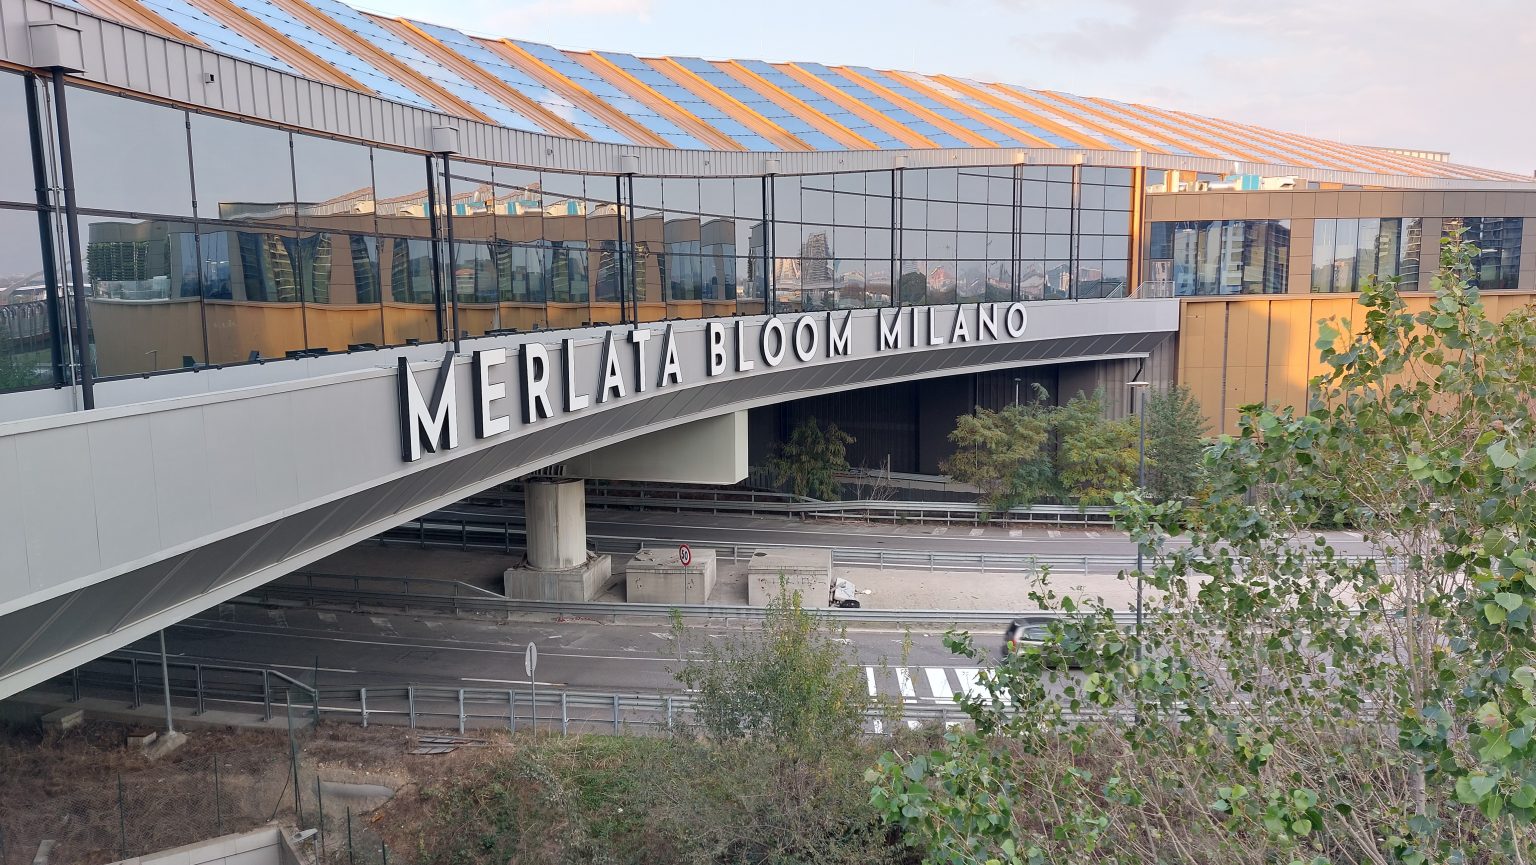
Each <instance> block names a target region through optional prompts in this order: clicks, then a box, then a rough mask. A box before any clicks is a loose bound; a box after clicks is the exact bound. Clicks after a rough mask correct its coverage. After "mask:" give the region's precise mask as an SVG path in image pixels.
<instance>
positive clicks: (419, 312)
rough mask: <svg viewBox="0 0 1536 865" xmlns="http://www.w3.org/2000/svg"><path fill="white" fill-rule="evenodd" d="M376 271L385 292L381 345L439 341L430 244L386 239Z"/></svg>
mask: <svg viewBox="0 0 1536 865" xmlns="http://www.w3.org/2000/svg"><path fill="white" fill-rule="evenodd" d="M382 252H383V255H382V256H381V259H382V260H381V261H380V264H379V272H380V274H381V275H382V276H383V278H384V279H383V289H384V292H383V293H384V342H385V343H386V344H388V345H404V344H405V343H408V342H412V341H417V342H433V341H435V340H437V339H438V325H437V308H436V306H435V302H434V297H433V292H432V243H431V241H429V240H422V239H416V238H404V237H393V238H385V240H384V243H383V248H382Z"/></svg>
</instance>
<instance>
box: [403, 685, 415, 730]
mask: <svg viewBox="0 0 1536 865" xmlns="http://www.w3.org/2000/svg"><path fill="white" fill-rule="evenodd" d="M405 704H406V708H407V709H408V710H409V711H410V715H411V729H412V730H414V729H416V687H415V686H414V685H407V686H406V687H405Z"/></svg>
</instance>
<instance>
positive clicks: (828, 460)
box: [768, 418, 855, 501]
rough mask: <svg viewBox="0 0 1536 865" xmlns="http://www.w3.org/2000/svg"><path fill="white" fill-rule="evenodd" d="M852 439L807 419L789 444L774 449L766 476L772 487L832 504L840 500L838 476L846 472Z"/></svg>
mask: <svg viewBox="0 0 1536 865" xmlns="http://www.w3.org/2000/svg"><path fill="white" fill-rule="evenodd" d="M854 441H855V439H854V437H853V436H851V435H849V434H847V433H845V432H843V431H842V430H840V429H838V428H837V424H827V426H826V427H825V428H823V427H822V426H821V424H819V423H817V422H816V419H815V418H807V419H806V420H805V421H804V422H803V423H801V424H800V425H799V426H797V427H795V431H794V432H793V433H791V434H790V436H789V441H787V442H784V443H783V444H780V445H776V446H775V447H774V449H773V453H772V455H771V456H769V457H768V474H769V477H771V478H772V479H773V482H774V484H776V485H778V486H780V487H783V488H784V489H786V490H788V491H789V492H790V493H793V494H794V495H797V496H809V497H810V498H813V499H821V500H823V501H833V500H836V499H840V498H842V485H841V484H839V483H838V481H837V477H836V475H837V473H838V472H846V471H848V469H849V466H848V446H849V445H851V444H853V442H854Z"/></svg>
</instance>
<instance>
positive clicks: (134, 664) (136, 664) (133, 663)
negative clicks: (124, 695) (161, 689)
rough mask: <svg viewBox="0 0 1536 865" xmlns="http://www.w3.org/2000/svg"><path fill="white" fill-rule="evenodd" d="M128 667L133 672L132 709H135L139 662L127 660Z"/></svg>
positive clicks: (137, 693) (137, 703)
mask: <svg viewBox="0 0 1536 865" xmlns="http://www.w3.org/2000/svg"><path fill="white" fill-rule="evenodd" d="M128 666H129V667H130V668H132V670H133V708H135V709H137V708H138V707H139V706H140V705H141V704H140V703H139V662H138V660H137V659H135V658H130V659H129V660H128Z"/></svg>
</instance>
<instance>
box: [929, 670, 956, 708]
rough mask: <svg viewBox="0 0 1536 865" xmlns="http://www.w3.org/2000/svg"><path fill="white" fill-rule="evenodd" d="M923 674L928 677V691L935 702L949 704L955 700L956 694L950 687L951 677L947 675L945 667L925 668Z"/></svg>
mask: <svg viewBox="0 0 1536 865" xmlns="http://www.w3.org/2000/svg"><path fill="white" fill-rule="evenodd" d="M923 673H924V675H926V676H927V677H928V689H929V690H930V691H932V692H933V698H934V699H935V700H940V701H943V702H945V703H948V702H949V701H950V700H952V699H954V696H955V692H954V691H953V690H951V689H950V687H949V676H947V675H945V673H944V668H943V667H924V668H923Z"/></svg>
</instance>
